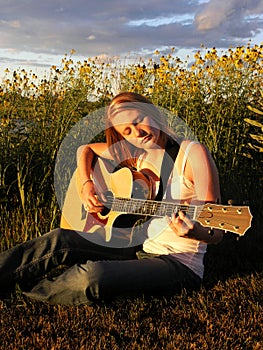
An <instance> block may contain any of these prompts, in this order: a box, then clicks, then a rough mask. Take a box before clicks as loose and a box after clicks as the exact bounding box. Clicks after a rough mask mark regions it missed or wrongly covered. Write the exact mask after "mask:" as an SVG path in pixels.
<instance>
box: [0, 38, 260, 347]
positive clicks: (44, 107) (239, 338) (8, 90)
mask: <svg viewBox="0 0 263 350" xmlns="http://www.w3.org/2000/svg"><path fill="white" fill-rule="evenodd" d="M73 57H74V51H72V52H71V53H70V54H69V55H65V56H64V57H63V59H62V61H61V66H60V67H55V66H52V67H50V70H49V71H48V72H47V73H46V76H44V77H41V78H39V77H37V76H36V74H35V73H34V72H32V71H30V72H26V71H25V70H23V69H21V70H17V71H14V72H10V71H9V69H8V68H7V69H6V73H5V77H3V79H2V81H0V154H1V156H0V159H1V160H0V186H1V187H0V224H1V236H0V251H2V250H5V249H7V248H9V247H11V246H13V245H14V244H17V243H19V242H22V241H24V240H27V239H30V238H33V237H36V236H38V235H41V234H43V233H44V232H47V231H49V230H50V229H52V228H54V227H56V226H57V225H58V224H59V220H60V209H59V206H58V204H57V199H56V196H55V190H54V168H55V163H56V157H57V154H58V150H59V147H60V145H61V142H62V141H63V139H64V138H65V136H66V135H67V133H68V132H69V130H70V129H71V128H72V127H73V126H74V125H75V124H76V123H77V122H78V121H79V120H81V119H82V118H83V117H85V116H89V115H90V114H91V113H92V112H93V111H96V110H98V109H99V108H102V107H104V106H107V104H108V103H109V101H110V99H111V97H112V96H114V95H115V94H116V93H117V92H119V91H136V92H138V93H142V94H144V95H146V96H148V97H149V98H150V99H151V100H152V101H153V102H154V103H155V104H156V105H158V106H160V107H163V108H165V109H166V110H169V111H171V113H172V114H173V115H175V116H179V117H180V118H181V119H182V120H183V121H184V122H185V123H186V124H187V125H189V127H190V128H191V130H192V131H193V133H194V134H195V135H197V136H198V139H199V140H200V141H201V142H202V143H204V144H205V145H207V147H208V148H209V149H210V151H211V153H212V155H213V157H214V159H215V161H216V164H217V166H218V169H219V174H220V181H221V191H222V200H223V202H224V203H227V201H228V200H229V199H234V200H236V201H237V202H238V203H243V202H246V203H249V205H250V207H251V211H252V214H253V218H254V219H253V223H252V228H251V229H250V230H249V232H248V233H247V234H246V235H245V236H244V237H242V238H241V239H240V240H239V241H236V240H235V236H234V235H232V234H227V235H226V236H225V240H224V241H223V243H222V244H221V245H219V246H216V247H211V248H210V250H209V252H208V255H207V258H206V259H207V260H206V274H205V285H206V286H207V288H211V289H210V290H209V289H208V291H207V290H204V291H202V292H200V294H198V293H197V294H195V295H194V296H193V297H192V296H190V295H182V296H180V300H181V308H182V309H181V311H180V310H179V308H180V306H179V305H178V304H177V303H176V299H172V300H170V302H169V303H168V302H167V301H166V299H164V300H162V301H161V305H162V307H163V310H164V315H165V316H163V314H162V313H161V312H160V311H158V308H157V305H156V304H158V303H159V302H158V301H156V300H155V299H154V300H152V301H151V302H150V303H149V304H147V302H146V301H145V300H139V301H138V300H137V301H136V303H135V304H132V302H131V301H128V304H125V303H124V302H123V304H121V305H119V304H118V303H116V304H114V305H113V306H109V307H107V306H103V308H102V309H99V308H97V309H95V311H91V310H89V309H81V308H76V309H75V310H76V312H77V313H78V315H77V314H75V313H74V312H75V311H72V310H74V309H66V308H60V307H57V308H52V307H44V306H43V307H42V306H41V308H40V309H38V307H37V306H35V304H34V303H33V304H32V303H31V302H30V303H29V302H26V301H25V300H24V299H23V297H22V296H20V297H19V298H18V301H15V302H14V303H13V308H12V309H11V314H12V315H13V316H14V317H15V318H17V320H19V319H20V317H21V320H20V321H21V327H22V328H23V331H22V330H20V331H19V330H17V331H16V332H18V333H17V334H22V335H23V336H24V339H29V338H30V332H29V331H28V332H27V330H26V328H27V327H28V322H29V321H27V320H26V319H25V318H23V315H19V310H18V309H17V308H14V306H17V307H21V308H22V307H23V309H24V310H25V314H27V315H28V318H29V319H31V317H33V321H34V322H38V325H39V329H41V331H40V330H39V332H40V333H41V334H42V335H41V336H39V337H38V336H37V335H36V334H35V333H34V334H35V340H34V341H35V342H37V340H36V339H38V340H39V341H40V340H41V341H42V343H43V342H45V341H46V344H49V345H50V348H54V349H60V347H59V345H58V347H55V345H54V344H56V341H57V342H58V344H60V341H61V339H64V345H65V344H72V339H73V338H72V339H71V338H70V337H69V338H67V337H66V336H65V334H64V335H62V334H61V335H60V337H61V338H60V340H59V339H58V338H56V339H55V338H54V339H53V338H52V339H51V338H48V337H47V334H46V333H45V332H44V329H45V327H46V329H49V330H51V331H50V332H51V334H53V337H56V336H57V335H55V330H54V329H53V328H52V325H51V324H50V323H49V320H48V318H49V317H50V315H51V317H52V319H53V321H54V322H55V323H56V327H57V328H58V329H59V327H61V326H62V324H63V322H65V325H68V326H69V329H70V328H72V332H73V333H74V332H75V333H74V337H75V338H74V339H75V341H77V340H76V339H77V334H79V329H81V326H80V325H79V322H80V321H78V322H77V321H76V320H77V319H78V317H80V319H81V320H82V321H83V323H86V321H87V320H86V319H85V318H86V317H90V323H87V324H86V327H89V325H91V324H92V327H95V329H96V330H97V332H98V334H100V335H101V337H104V338H103V339H104V340H105V339H106V340H105V341H108V344H111V345H109V347H108V348H114V349H118V347H117V345H116V344H117V343H118V342H119V344H121V345H122V346H124V345H125V346H126V345H127V344H128V340H129V341H131V339H132V338H131V337H130V338H129V336H130V335H129V336H128V335H127V331H125V327H126V326H127V327H132V328H133V330H134V332H139V333H138V334H141V339H143V337H145V339H148V341H152V343H151V344H152V347H151V348H152V349H154V348H156V349H158V347H154V346H155V343H154V342H157V343H158V339H159V340H160V339H162V341H164V343H165V339H166V340H167V339H169V342H170V343H169V344H172V345H171V347H167V349H168V348H171V349H172V348H174V347H173V345H174V344H180V342H182V341H184V342H186V343H185V344H188V345H187V346H185V349H190V348H192V349H199V348H202V349H207V348H209V349H214V348H215V349H216V348H233V349H234V348H235V349H259V348H260V347H257V346H259V345H258V344H259V343H260V342H259V339H260V336H262V331H261V330H260V327H259V328H258V326H257V325H256V324H258V325H259V323H260V322H261V321H262V318H261V316H260V310H262V293H261V292H262V288H263V286H262V271H263V259H262V256H263V232H262V224H263V214H262V213H263V201H262V198H263V196H262V195H263V158H262V154H263V121H262V116H263V46H258V45H255V46H251V45H250V44H248V45H247V46H244V47H236V48H230V49H229V50H226V51H225V52H218V51H217V50H216V48H212V49H207V48H201V49H200V51H198V52H196V54H195V57H194V60H193V62H190V61H187V60H186V61H181V60H180V59H179V58H178V57H176V56H175V55H174V52H173V50H171V52H170V53H169V54H167V55H165V56H162V55H161V54H160V53H159V52H158V51H156V52H155V54H154V55H153V57H151V58H150V59H143V58H136V60H129V59H128V58H127V59H126V60H125V59H119V58H112V59H108V61H106V62H102V61H101V60H100V59H99V58H92V59H90V58H87V60H86V61H84V62H75V61H74V58H73ZM87 118H88V117H87ZM171 123H172V120H171ZM103 137H104V136H103V135H98V139H99V138H100V139H103ZM257 273H261V275H260V274H259V275H258V274H257ZM233 276H234V277H233ZM237 276H246V277H245V278H244V279H242V278H240V277H237ZM231 278H233V279H231ZM218 281H219V282H218ZM224 281H227V282H224ZM218 283H219V284H218ZM224 283H225V284H224ZM260 293H261V294H260ZM260 295H261V296H260ZM231 298H233V300H235V302H234V301H231ZM248 299H249V300H251V303H250V302H248ZM226 301H227V303H228V304H229V309H228V310H227V309H226V308H225V305H226V304H225V302H226ZM127 305H128V306H129V307H130V309H129V310H128V306H127ZM149 305H150V306H149ZM242 305H243V306H242ZM239 306H240V308H239ZM2 307H3V312H4V313H3V315H5V317H6V322H7V323H6V324H8V327H10V328H8V329H7V328H3V332H5V337H6V342H4V341H3V344H5V348H6V347H7V344H8V342H14V341H16V342H17V343H16V344H20V345H17V348H29V347H27V346H26V347H19V346H22V345H21V344H22V343H23V342H21V340H19V341H18V340H15V339H16V336H15V332H13V331H12V332H10V333H8V332H9V330H10V329H11V328H12V327H13V326H12V322H13V321H12V320H9V319H8V317H9V316H8V315H9V309H8V306H7V305H4V304H3V305H2ZM148 307H150V309H151V310H152V313H149V312H147V310H148V309H147V308H148ZM171 308H172V309H171ZM39 310H41V311H40V312H41V313H42V318H39V317H40V316H39ZM101 310H102V311H101ZM175 310H176V311H175ZM187 310H188V311H187ZM189 310H190V311H189ZM209 310H210V311H209ZM213 310H214V311H213ZM231 310H232V311H231ZM249 310H250V311H251V310H252V311H253V313H254V314H253V315H254V316H253V319H250V316H249V315H250V311H249ZM148 311H149V310H148ZM252 311H251V312H252ZM176 312H179V314H180V312H181V316H180V317H181V318H180V317H179V316H178V314H177V316H176V315H175V313H176ZM210 312H211V313H210ZM235 312H236V316H235V317H234V319H233V320H231V317H232V316H233V313H235ZM124 313H125V315H124ZM231 313H232V314H231ZM122 314H123V318H122V319H120V317H121V316H118V315H122ZM142 314H145V319H144V318H143V316H142ZM154 314H155V315H156V317H157V318H158V320H159V321H160V322H161V324H162V326H163V327H162V330H161V331H160V332H161V333H159V328H158V325H157V323H156V322H157V321H156V320H155V318H154ZM190 314H192V316H193V317H195V321H193V319H190V318H189V315H190ZM61 315H63V317H62V318H63V322H62V320H60V319H59V317H60V316H61ZM261 315H262V313H261ZM98 317H99V318H100V317H101V318H103V317H105V318H104V321H103V322H105V324H107V325H108V326H107V328H108V329H111V331H108V333H106V335H105V329H104V328H105V327H106V326H105V327H104V328H103V322H102V321H101V318H100V321H99V320H98ZM125 317H126V318H127V319H126V318H125ZM162 317H163V318H162ZM172 317H175V318H176V317H177V318H176V319H177V322H179V323H180V322H181V323H180V324H181V326H180V327H179V326H178V327H179V328H176V332H175V329H174V328H173V326H172V324H173V323H172V322H173V319H172ZM200 317H201V318H202V317H203V319H202V320H201V318H200ZM125 320H126V321H125ZM138 320H141V322H142V323H143V324H144V327H145V328H144V329H145V332H146V331H147V332H148V333H142V331H141V330H140V327H139V326H140V322H139V321H138ZM167 320H168V321H167ZM197 320H198V322H199V321H202V322H201V326H200V323H198V322H197ZM221 320H222V321H223V322H224V327H225V329H223V328H222V329H221V328H220V327H222V324H220V321H221ZM60 321H61V322H60ZM146 321H147V324H146V323H145V322H146ZM148 321H150V322H151V323H148ZM1 322H2V321H1ZM30 322H31V321H30ZM76 322H77V323H76ZM92 322H93V323H92ZM101 322H102V323H101ZM136 322H137V323H136ZM138 322H139V323H138ZM167 322H169V324H167ZM238 322H240V323H241V324H242V325H243V326H242V327H243V328H242V332H241V331H240V332H238V329H236V328H238V327H237V324H236V323H238ZM254 322H255V323H254ZM18 323H19V322H18V321H17V324H16V326H14V327H18V328H16V329H19V327H20V326H19V325H18ZM32 324H33V323H32ZM125 324H126V326H125ZM198 324H199V326H198ZM213 324H216V325H217V327H214V326H213ZM261 324H262V323H261ZM76 325H78V327H80V328H78V329H77V328H74V327H77V326H76ZM149 325H152V326H151V327H152V328H151V327H150V326H149ZM193 325H194V326H193ZM50 327H51V328H50ZM90 327H91V326H90ZM92 327H91V329H92ZM192 327H194V328H192ZM200 327H201V328H200ZM234 327H236V328H235V329H236V331H235V332H234V331H233V329H234ZM22 328H21V329H22ZM34 329H35V328H32V330H34ZM62 329H63V327H62ZM93 329H94V328H93ZM225 330H226V333H224V332H225ZM82 331H83V329H82ZM34 332H35V331H34ZM43 332H44V333H43ZM111 332H112V333H111ZM169 332H173V337H174V338H171V334H172V333H169ZM209 332H211V333H209ZM204 333H205V334H206V336H204ZM227 333H228V335H227ZM250 333H251V334H253V337H252V336H250V335H249V334H250ZM107 334H108V335H107ZM152 334H154V339H155V340H154V341H153V338H151V336H152ZM200 334H203V338H202V337H201V338H200ZM209 334H210V335H209ZM241 334H242V335H241ZM208 335H209V336H211V337H210V338H209V339H208V338H207V337H208ZM161 336H162V337H163V338H158V337H161ZM198 336H199V338H198ZM63 337H64V338H63ZM65 337H66V338H65ZM105 337H106V338H105ZM107 337H108V338H107ZM125 337H126V338H125ZM147 337H148V338H147ZM2 339H4V338H2ZM30 339H31V338H30ZM116 339H117V340H116ZM198 339H199V340H198ZM245 339H247V343H246V344H247V347H242V345H241V344H245V341H246V340H245ZM30 341H31V342H33V343H32V344H33V345H32V344H31V343H30V344H31V345H32V346H33V347H32V348H34V349H38V348H39V349H40V348H41V346H40V345H39V344H40V343H39V344H38V345H37V343H34V341H33V340H32V339H31V340H30ZM65 341H66V343H65ZM133 341H134V347H133V348H134V349H137V348H141V349H142V348H145V347H142V343H141V340H140V339H139V338H136V339H133ZM173 341H175V342H174V343H173ZM187 342H188V343H187ZM191 342H192V343H191ZM231 342H232V343H231ZM157 343H156V344H157ZM28 344H29V343H28ZM75 344H81V343H80V342H79V343H78V342H77V343H75ZM101 344H102V343H99V340H98V339H97V338H96V339H95V338H94V337H93V338H92V342H91V345H92V346H93V347H90V348H100V347H98V346H102V345H101ZM160 344H161V343H160ZM191 344H192V345H193V344H195V346H196V347H195V346H194V345H193V346H192V347H191ZM23 346H24V345H23ZM38 346H39V347H38ZM52 346H53V347H52ZM72 346H73V345H72ZM74 346H75V345H74ZM136 346H137V347H136ZM140 346H141V347H140ZM145 346H146V345H145ZM198 346H200V347H198ZM229 346H230V347H229ZM233 346H234V347H233ZM235 346H236V347H235ZM62 348H64V349H67V348H70V345H68V347H66V345H65V347H61V349H62ZM79 348H81V346H80V345H79ZM83 348H84V347H83ZM86 348H88V347H86ZM101 348H102V347H101ZM104 348H107V347H104ZM120 348H124V347H120ZM160 348H161V347H160Z"/></svg>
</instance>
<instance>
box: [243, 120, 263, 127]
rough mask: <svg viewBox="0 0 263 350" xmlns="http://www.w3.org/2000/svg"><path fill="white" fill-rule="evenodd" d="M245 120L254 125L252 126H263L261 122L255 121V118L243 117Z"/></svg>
mask: <svg viewBox="0 0 263 350" xmlns="http://www.w3.org/2000/svg"><path fill="white" fill-rule="evenodd" d="M244 121H245V122H247V123H249V124H251V125H254V126H257V127H259V128H263V124H261V123H260V122H258V121H256V120H252V119H249V118H245V119H244Z"/></svg>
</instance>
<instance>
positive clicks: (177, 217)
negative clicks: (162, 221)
mask: <svg viewBox="0 0 263 350" xmlns="http://www.w3.org/2000/svg"><path fill="white" fill-rule="evenodd" d="M167 221H168V224H169V226H170V228H171V229H172V230H173V231H174V232H175V233H176V234H177V236H179V237H189V232H190V231H191V230H193V228H194V223H193V221H192V220H190V219H189V218H188V217H187V215H185V213H184V212H182V211H179V212H178V214H173V215H172V217H171V218H170V217H167Z"/></svg>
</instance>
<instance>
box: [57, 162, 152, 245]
mask: <svg viewBox="0 0 263 350" xmlns="http://www.w3.org/2000/svg"><path fill="white" fill-rule="evenodd" d="M111 170H113V169H112V168H111V167H110V166H109V164H108V163H107V161H106V160H102V159H101V158H98V159H97V161H96V163H95V165H94V167H93V171H92V178H93V181H94V185H95V190H96V193H98V194H100V193H103V194H104V196H106V197H107V195H109V196H110V197H112V196H114V197H120V198H122V199H124V200H125V199H127V200H129V199H130V198H141V199H143V200H145V199H147V198H150V197H151V195H152V192H151V186H150V182H149V180H148V177H147V176H146V175H144V174H143V173H141V172H131V171H130V170H129V169H128V168H121V169H120V170H117V171H115V172H111ZM80 187H81V186H80V184H79V180H78V172H77V170H76V171H75V172H74V174H73V176H72V178H71V181H70V184H69V187H68V190H67V193H66V197H65V201H64V205H63V208H62V216H61V222H60V227H61V228H64V229H71V230H75V231H79V232H87V234H94V233H96V236H98V238H97V239H98V242H97V243H99V242H100V241H101V242H104V243H105V241H106V242H109V241H111V244H112V245H113V246H122V247H123V246H125V245H128V244H130V243H131V241H132V240H133V238H132V237H133V235H134V230H135V227H136V228H137V227H139V226H140V224H139V222H140V221H141V220H142V219H143V216H142V215H130V214H129V215H127V214H125V212H124V213H123V212H116V211H114V210H112V208H111V203H110V202H109V203H108V202H106V203H105V208H104V209H103V211H102V212H101V213H99V214H96V213H88V212H87V211H86V210H85V209H84V205H83V203H82V201H81V196H80V193H79V188H80ZM92 236H94V235H92ZM90 238H91V237H90ZM125 242H127V244H125Z"/></svg>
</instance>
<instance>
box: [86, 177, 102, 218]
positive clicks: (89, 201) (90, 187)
mask: <svg viewBox="0 0 263 350" xmlns="http://www.w3.org/2000/svg"><path fill="white" fill-rule="evenodd" d="M81 197H82V202H83V205H84V208H85V209H86V210H87V212H89V213H99V212H101V211H102V209H103V208H104V205H103V203H102V202H100V201H99V199H98V196H97V194H96V191H95V187H94V184H93V182H92V181H88V182H86V183H84V184H83V185H82V189H81Z"/></svg>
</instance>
